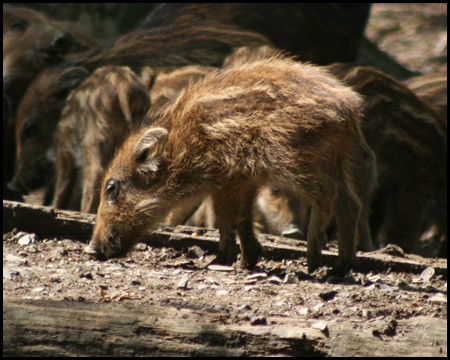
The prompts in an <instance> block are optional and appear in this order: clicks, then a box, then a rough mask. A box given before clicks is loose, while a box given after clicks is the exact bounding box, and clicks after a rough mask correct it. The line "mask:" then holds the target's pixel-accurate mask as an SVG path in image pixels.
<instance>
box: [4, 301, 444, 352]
mask: <svg viewBox="0 0 450 360" xmlns="http://www.w3.org/2000/svg"><path fill="white" fill-rule="evenodd" d="M228 315H229V314H228ZM279 320H280V319H278V318H276V317H273V318H270V319H269V321H270V322H269V321H268V323H267V325H256V326H252V325H249V324H248V323H246V324H227V314H226V313H224V312H207V311H203V310H194V309H189V308H177V307H174V306H164V307H163V306H158V305H151V304H148V305H145V306H137V305H134V304H130V303H127V304H119V303H85V302H73V301H54V300H25V299H18V298H10V297H6V298H4V299H3V356H274V355H275V356H276V355H278V356H392V354H395V355H397V356H411V355H413V356H446V354H447V321H446V320H444V319H436V318H430V317H424V316H419V317H413V318H410V319H403V320H398V321H397V322H396V330H395V335H394V334H389V335H386V334H384V333H383V332H382V331H380V333H377V331H374V330H373V328H374V327H375V328H380V329H382V328H383V327H385V326H386V322H389V321H388V320H377V321H370V322H368V321H367V320H364V321H363V320H361V321H346V322H338V321H320V322H318V321H317V320H316V319H310V320H305V319H299V318H296V319H286V318H283V319H282V321H283V322H281V321H279Z"/></svg>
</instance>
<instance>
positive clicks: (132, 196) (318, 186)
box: [88, 57, 373, 271]
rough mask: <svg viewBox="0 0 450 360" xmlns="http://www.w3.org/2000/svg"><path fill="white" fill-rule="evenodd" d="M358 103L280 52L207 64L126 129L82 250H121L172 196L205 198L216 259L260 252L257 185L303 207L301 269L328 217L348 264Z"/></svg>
mask: <svg viewBox="0 0 450 360" xmlns="http://www.w3.org/2000/svg"><path fill="white" fill-rule="evenodd" d="M360 103H361V99H360V98H359V96H358V95H356V94H355V93H354V92H352V91H351V90H350V89H349V88H346V87H344V86H343V85H341V84H340V83H339V82H338V81H336V80H335V79H334V78H333V77H331V76H329V75H328V74H327V73H326V72H325V71H323V70H321V69H319V68H317V67H315V66H312V65H305V64H300V63H295V62H294V61H292V60H290V59H286V58H282V57H274V58H271V59H266V60H261V61H255V62H253V63H249V64H243V65H238V66H236V67H231V68H228V69H226V70H221V71H216V72H212V73H211V74H210V75H208V76H206V77H205V78H204V79H202V80H199V81H197V82H196V83H194V84H192V85H190V86H189V87H188V88H186V89H185V90H184V91H182V93H181V94H180V95H179V96H178V97H177V98H176V99H175V100H174V101H173V102H171V103H169V104H168V105H167V106H166V107H164V108H163V109H162V110H161V111H159V112H155V113H151V114H149V116H150V118H151V119H154V121H155V123H154V125H153V126H151V127H148V128H144V129H142V130H140V131H139V132H137V133H135V134H132V135H131V136H130V137H129V138H128V139H127V140H126V141H125V143H124V145H123V146H122V148H121V149H120V151H119V152H118V153H117V154H116V156H115V158H114V160H113V161H112V162H111V164H110V166H109V167H108V170H107V171H106V173H105V176H104V179H103V185H102V190H101V200H100V205H99V210H98V217H97V224H96V226H95V229H94V233H93V236H92V240H91V243H90V247H89V248H88V249H89V251H92V250H94V251H96V252H97V254H98V255H103V256H107V257H111V256H120V255H124V254H125V253H126V252H127V251H128V250H130V249H131V248H132V247H133V245H134V244H135V243H136V242H137V241H138V240H139V238H140V236H142V235H143V233H145V232H146V231H147V229H148V228H149V227H150V228H152V227H155V226H156V225H157V224H158V223H159V222H161V221H162V220H163V219H164V217H165V216H166V214H167V213H168V212H169V211H170V209H171V208H173V207H175V206H176V205H178V204H179V203H180V202H185V201H188V200H189V199H192V198H196V197H199V196H202V197H204V196H207V195H208V194H210V195H211V196H212V199H213V203H214V209H215V212H216V216H217V221H218V226H219V230H220V244H219V253H218V258H217V261H219V262H223V263H231V262H233V261H234V260H235V259H236V248H235V246H236V244H235V240H234V237H235V233H234V232H235V231H237V233H238V235H239V237H240V245H241V254H242V258H241V260H242V263H243V264H244V265H245V266H247V267H252V266H254V265H255V264H256V262H257V258H258V255H260V254H261V252H262V248H261V245H260V244H259V242H258V241H257V239H256V237H255V235H254V232H253V219H252V205H253V203H254V199H255V196H256V194H257V190H258V188H259V187H260V186H262V185H264V184H271V185H274V186H277V187H279V188H283V189H287V190H289V191H291V192H293V193H295V194H298V195H300V196H302V199H305V200H306V201H307V202H308V204H310V206H311V208H312V210H311V219H310V226H309V232H308V267H309V270H310V271H312V270H314V269H315V268H316V267H317V266H318V265H319V254H320V251H321V248H322V246H323V244H324V237H325V230H326V226H327V225H328V222H329V220H330V217H331V215H332V214H333V213H335V214H336V217H337V223H338V227H339V234H340V242H339V261H338V265H337V267H336V269H340V270H345V269H347V268H348V267H349V266H351V261H352V259H353V257H354V250H353V244H354V240H355V237H356V236H357V231H356V224H357V222H358V219H359V213H360V208H361V204H360V200H359V198H358V195H357V194H356V186H357V182H358V180H357V179H356V177H357V173H356V172H355V171H354V170H355V169H356V168H358V166H359V165H358V164H356V163H355V162H356V161H360V158H361V156H362V154H364V156H365V155H367V154H368V155H369V156H368V157H367V160H368V161H370V160H373V158H372V157H371V156H370V155H371V151H370V149H369V148H368V147H367V145H366V144H365V141H364V138H363V137H362V135H361V132H360V128H359V121H360V120H359V111H358V108H359V106H360Z"/></svg>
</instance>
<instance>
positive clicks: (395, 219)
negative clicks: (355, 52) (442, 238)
mask: <svg viewBox="0 0 450 360" xmlns="http://www.w3.org/2000/svg"><path fill="white" fill-rule="evenodd" d="M330 71H331V72H332V73H333V74H335V75H336V76H338V77H339V78H340V79H342V80H343V81H345V83H346V84H348V85H350V86H352V88H353V89H354V90H355V91H357V92H358V93H359V94H361V95H363V96H364V97H365V99H366V101H365V102H364V108H363V113H364V120H363V122H362V130H363V133H364V135H365V137H366V139H367V143H368V144H369V146H370V147H371V148H372V149H373V150H374V151H375V154H376V162H377V172H378V178H377V182H378V186H377V188H376V189H375V192H374V194H373V196H372V202H371V212H372V214H371V219H370V226H371V230H372V235H373V239H378V241H379V242H380V243H381V244H388V243H395V244H398V245H400V246H401V247H402V248H403V249H404V250H405V251H407V252H413V253H417V252H418V251H419V245H420V244H419V239H420V235H421V233H422V232H423V230H424V221H427V220H428V221H429V220H431V222H432V223H435V224H438V226H439V228H440V229H443V230H442V231H443V232H446V229H447V134H446V128H447V127H446V123H445V124H444V120H443V119H442V118H441V116H440V115H439V113H438V111H437V110H436V109H435V108H433V107H432V106H430V105H429V104H428V103H426V102H425V101H423V100H422V99H420V98H419V97H418V96H416V95H415V94H414V93H413V92H412V91H411V90H409V89H408V88H407V87H406V86H405V85H403V84H401V83H400V82H398V81H397V80H395V79H394V78H392V77H391V76H389V75H386V74H384V73H383V72H382V71H380V70H377V69H375V68H371V67H367V66H351V65H345V64H335V65H332V66H330Z"/></svg>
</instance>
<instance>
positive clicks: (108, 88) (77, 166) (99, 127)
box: [53, 66, 150, 213]
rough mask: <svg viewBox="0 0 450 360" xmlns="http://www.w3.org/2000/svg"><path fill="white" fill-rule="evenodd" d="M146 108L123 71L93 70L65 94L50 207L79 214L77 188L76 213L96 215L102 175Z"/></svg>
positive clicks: (139, 88)
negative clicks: (53, 192)
mask: <svg viewBox="0 0 450 360" xmlns="http://www.w3.org/2000/svg"><path fill="white" fill-rule="evenodd" d="M149 105H150V103H149V96H148V89H147V88H146V87H145V85H144V84H143V83H142V82H141V80H140V79H139V78H138V77H137V76H136V75H135V74H134V72H132V71H131V70H130V69H129V68H126V67H118V66H106V67H103V68H99V69H97V70H96V71H94V73H92V75H91V76H89V77H88V78H87V79H86V80H85V81H84V82H83V83H82V84H81V85H80V86H79V87H78V88H77V89H76V90H74V91H72V92H71V94H70V95H69V97H68V99H67V103H66V106H65V108H64V109H63V112H62V116H61V120H60V122H59V123H58V128H57V131H56V156H57V158H56V164H55V168H56V185H55V198H54V200H53V206H54V207H57V208H61V209H64V208H74V209H80V202H79V200H78V201H77V198H78V199H79V198H80V193H79V192H78V191H77V189H80V188H81V211H84V212H92V213H94V212H96V211H97V207H98V203H99V193H100V181H101V178H102V176H103V172H104V171H105V169H106V167H107V166H108V164H109V162H110V161H111V159H112V157H113V155H114V151H115V150H116V148H118V147H119V146H120V145H121V143H122V142H123V140H124V139H125V138H126V136H127V135H128V133H129V132H130V130H131V129H132V128H139V127H140V126H141V121H142V119H143V117H144V115H145V113H146V112H147V110H148V108H149ZM71 199H72V200H71Z"/></svg>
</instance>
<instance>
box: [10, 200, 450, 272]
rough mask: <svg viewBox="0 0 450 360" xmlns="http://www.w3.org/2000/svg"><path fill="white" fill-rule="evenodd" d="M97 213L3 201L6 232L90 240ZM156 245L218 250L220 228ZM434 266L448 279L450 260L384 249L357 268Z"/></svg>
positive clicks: (284, 251)
mask: <svg viewBox="0 0 450 360" xmlns="http://www.w3.org/2000/svg"><path fill="white" fill-rule="evenodd" d="M95 219H96V216H95V215H93V214H84V213H79V212H76V211H67V210H59V209H54V208H49V207H44V206H38V205H28V204H24V203H19V202H14V201H7V200H3V232H8V231H11V230H12V229H14V228H17V229H18V230H20V231H27V232H33V233H36V234H37V235H38V236H39V237H40V238H50V237H61V238H68V239H72V240H79V241H83V242H85V243H87V242H88V241H89V239H90V237H91V234H92V229H93V226H94V224H95ZM259 240H260V241H261V243H262V244H263V246H264V250H265V251H264V256H265V257H266V258H269V259H273V260H277V261H278V260H281V259H298V258H301V257H305V256H306V246H305V242H304V241H298V240H292V239H288V238H284V237H279V236H274V235H266V234H260V235H259ZM142 241H143V242H145V243H147V244H148V245H150V246H154V247H162V246H165V247H173V248H177V249H180V248H185V247H191V246H194V245H196V246H199V247H201V248H202V249H204V250H208V251H216V250H217V247H218V242H219V233H218V231H217V230H211V229H205V228H197V227H192V226H177V227H175V228H174V227H171V226H162V227H160V228H159V229H157V230H155V231H153V232H152V233H151V234H149V235H147V236H146V237H144V238H143V239H142ZM336 259H337V252H336V251H330V250H323V251H322V262H323V263H324V264H328V265H333V264H334V262H335V261H336ZM428 266H432V267H433V268H434V269H435V271H436V274H437V275H442V276H444V277H445V278H447V261H446V260H445V259H430V258H422V257H420V256H415V255H408V256H407V257H398V256H391V255H387V254H383V253H380V252H372V253H359V254H358V264H357V265H356V266H355V270H357V271H361V272H367V271H385V270H388V269H391V270H392V271H405V272H410V273H416V274H417V273H420V272H422V271H423V270H424V269H425V268H426V267H428Z"/></svg>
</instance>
